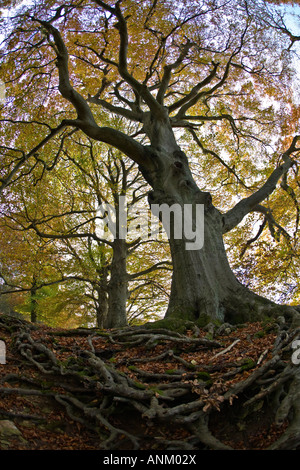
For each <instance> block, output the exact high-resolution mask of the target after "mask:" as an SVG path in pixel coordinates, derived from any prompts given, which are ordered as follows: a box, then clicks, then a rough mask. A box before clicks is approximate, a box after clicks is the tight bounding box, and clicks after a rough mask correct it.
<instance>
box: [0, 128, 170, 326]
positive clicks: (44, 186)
mask: <svg viewBox="0 0 300 470" xmlns="http://www.w3.org/2000/svg"><path fill="white" fill-rule="evenodd" d="M24 183H26V184H24ZM120 195H122V196H123V197H125V196H126V197H127V205H128V209H133V211H132V212H133V215H132V217H131V218H132V220H131V221H130V222H131V225H133V226H134V222H135V218H134V212H135V209H134V207H135V205H136V204H137V203H143V200H144V199H145V195H146V193H145V182H143V180H142V178H141V175H140V173H139V171H138V169H137V168H136V166H135V164H134V163H133V162H131V161H129V162H128V161H124V160H122V159H120V156H119V155H118V153H117V152H116V151H111V150H110V151H107V149H105V148H103V146H101V145H99V143H95V142H91V141H90V140H89V139H86V138H83V136H81V137H79V136H77V137H76V136H75V135H74V136H70V137H69V139H68V144H67V145H62V146H61V148H60V155H59V156H57V158H56V165H55V168H54V169H53V170H52V172H51V174H50V173H46V174H45V175H44V176H43V177H42V178H41V174H40V171H39V170H36V169H35V170H33V171H31V172H30V175H27V177H26V178H23V180H22V182H16V183H15V185H14V196H13V198H11V199H10V200H6V201H5V204H4V197H3V198H2V211H1V212H2V213H1V216H2V217H1V224H0V229H1V235H2V237H1V238H2V240H3V243H2V244H1V245H0V253H1V257H0V260H1V272H2V276H3V279H4V280H5V283H6V285H7V286H10V293H15V292H28V293H29V295H28V296H27V297H26V301H25V305H24V307H23V312H24V313H28V312H29V313H30V316H31V320H32V321H33V322H35V321H37V319H39V320H42V319H43V320H44V321H46V322H48V323H49V322H50V323H51V324H58V323H60V324H62V323H61V321H62V320H63V321H66V317H68V315H67V311H68V312H69V314H70V313H71V315H72V314H73V316H74V318H75V317H77V318H78V320H79V321H81V323H82V324H87V325H97V326H98V327H100V328H102V327H105V328H111V327H119V326H125V325H127V322H128V319H127V309H128V310H129V312H132V315H134V318H135V321H137V318H136V316H137V315H136V314H137V312H138V314H139V315H138V316H140V317H141V318H142V317H145V315H147V310H149V308H150V306H149V304H148V306H147V308H146V310H145V302H143V301H142V299H141V292H142V291H143V294H144V295H146V294H145V290H146V289H147V288H148V289H150V288H151V287H152V288H153V291H154V292H155V291H158V289H159V288H160V284H161V281H158V280H154V279H152V278H151V273H154V272H157V270H158V269H160V270H161V269H170V265H169V264H170V263H169V261H168V258H169V256H166V259H167V261H165V262H164V261H162V259H163V258H162V256H159V255H162V250H161V249H160V248H159V244H158V243H156V246H157V254H156V258H158V257H159V259H155V260H154V258H155V256H154V255H152V256H150V257H147V254H146V247H147V244H148V241H147V240H140V238H139V237H138V235H136V236H135V234H134V233H131V232H132V230H130V233H129V235H130V239H126V238H124V239H119V238H118V237H115V238H114V237H113V236H112V234H110V233H109V228H108V227H107V228H106V233H101V232H104V230H103V228H104V227H103V228H102V230H101V225H104V223H102V224H100V222H105V219H104V220H102V217H103V216H102V215H101V211H100V206H101V205H102V206H103V209H106V208H107V209H109V210H112V211H113V212H114V213H115V218H116V221H117V220H118V213H119V210H120V208H119V196H120ZM104 203H105V204H104ZM144 205H145V204H143V206H144ZM126 209H127V208H126ZM113 219H114V218H113ZM136 223H138V222H136ZM111 229H112V227H111ZM4 240H5V242H4ZM8 244H9V247H10V250H9V252H8V251H7V245H8ZM146 258H147V259H146ZM148 258H149V259H148ZM139 259H142V260H143V263H142V264H141V263H139V262H138V261H139ZM25 260H26V262H24V261H25ZM29 260H30V262H29ZM5 271H6V272H5ZM132 284H134V285H133V286H132V289H131V285H132ZM58 286H59V288H58ZM154 292H152V294H153V297H155V296H154ZM47 293H48V295H47ZM130 296H131V298H130V299H129V297H130ZM141 303H142V306H141V308H140V309H139V308H138V305H140V304H141ZM155 303H156V302H155V301H152V303H151V311H152V315H153V316H155V311H154V310H155ZM58 316H59V317H61V319H60V320H59V318H57V317H58ZM55 318H56V319H55ZM55 322H56V323H55Z"/></svg>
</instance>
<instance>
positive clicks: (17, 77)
mask: <svg viewBox="0 0 300 470" xmlns="http://www.w3.org/2000/svg"><path fill="white" fill-rule="evenodd" d="M275 8H276V7H269V6H268V5H267V4H266V3H265V2H260V3H259V5H258V4H257V2H253V1H251V0H246V1H245V0H243V1H241V0H231V1H229V2H228V1H227V2H224V1H222V0H214V1H210V2H208V1H204V2H201V3H199V2H194V1H192V0H190V1H180V2H158V1H153V2H131V1H126V2H125V1H119V0H118V1H117V2H112V1H108V2H104V1H102V0H95V1H78V2H76V1H70V2H69V3H64V4H60V2H55V1H54V0H48V1H47V0H44V1H43V2H40V3H39V5H34V6H25V7H23V9H21V10H20V12H19V14H17V15H16V16H15V17H14V18H13V19H11V18H10V25H11V27H10V28H9V29H10V31H9V33H8V34H7V41H6V45H5V47H4V49H3V55H2V60H3V64H2V70H3V73H4V74H5V76H6V79H5V81H6V84H7V87H8V88H9V90H10V91H8V95H9V96H11V97H13V98H11V99H10V101H9V103H8V105H7V106H6V107H5V108H4V109H3V121H2V122H3V128H4V129H3V130H4V136H5V137H4V138H3V141H2V142H3V143H2V148H3V151H4V154H5V155H4V166H3V170H2V174H3V176H2V184H3V186H2V188H3V191H5V190H6V189H7V188H8V187H9V185H11V184H12V182H13V181H14V179H15V178H14V177H16V178H20V177H22V174H23V175H24V174H26V172H30V171H32V168H33V166H34V165H39V164H41V162H42V164H43V165H44V166H45V165H48V167H51V166H52V165H54V164H55V157H54V155H55V151H56V150H55V147H57V145H58V144H54V145H53V148H51V147H49V145H48V144H49V143H50V144H51V142H52V140H53V139H54V138H55V142H59V141H60V140H61V139H64V136H65V135H66V132H70V129H77V130H80V131H81V132H83V133H84V134H85V135H86V136H87V137H89V138H90V139H92V140H95V141H100V142H103V143H105V144H108V145H109V146H112V147H114V148H116V149H118V150H119V151H121V152H122V153H123V154H124V155H126V156H127V157H129V158H130V159H131V160H133V161H134V162H135V163H136V164H137V165H138V166H139V168H140V171H141V172H142V174H143V176H144V178H145V180H146V181H147V183H148V184H149V185H150V186H151V188H152V190H151V191H150V193H149V202H150V204H151V205H153V204H156V205H158V206H161V205H163V204H164V205H166V207H168V208H169V209H171V208H172V206H173V205H174V204H177V205H179V207H180V208H181V212H182V213H183V212H184V208H185V207H186V205H190V207H193V208H194V212H193V214H194V215H193V220H192V222H193V223H195V222H196V218H195V212H196V206H197V205H201V206H202V207H204V222H203V225H204V245H203V247H201V248H200V249H192V250H191V249H187V243H188V242H191V240H189V239H187V237H186V236H185V235H186V234H185V233H182V234H181V235H182V236H180V237H179V238H178V237H177V236H176V235H175V229H176V228H177V227H176V226H175V225H176V224H173V227H171V231H170V233H169V243H170V251H171V256H172V264H173V277H172V287H171V295H170V301H169V305H168V309H167V312H166V315H167V316H168V317H174V316H175V317H177V316H179V317H181V318H182V317H185V318H189V319H192V320H194V319H197V318H201V317H203V318H209V319H212V320H218V321H221V322H223V321H240V320H241V319H245V318H247V319H255V318H259V317H260V315H261V314H262V312H264V313H266V312H269V313H270V312H273V311H278V307H277V305H276V304H274V303H273V302H271V301H269V300H266V299H264V298H262V297H260V296H258V295H255V294H254V293H253V292H251V291H250V290H249V289H248V288H247V287H246V286H245V285H243V284H241V282H239V281H238V280H237V278H236V276H235V275H234V273H233V271H232V269H231V267H230V265H229V262H228V258H227V255H226V250H225V247H224V241H223V237H224V235H225V234H227V233H229V232H230V231H232V230H233V229H235V227H237V226H238V225H239V224H241V223H242V221H243V220H244V218H245V217H247V216H248V214H251V213H252V212H255V211H256V212H257V211H259V212H260V213H265V214H267V213H270V210H269V208H268V207H267V206H263V203H264V202H265V201H268V200H269V199H271V198H272V197H273V195H274V194H276V190H277V185H278V183H279V182H280V181H281V182H284V181H285V179H286V178H287V175H290V174H291V171H292V170H293V169H294V168H295V167H296V166H297V161H296V158H297V156H298V154H299V150H300V148H299V147H298V140H299V135H298V134H297V128H298V122H299V121H298V119H299V118H298V117H297V121H294V122H291V115H292V114H293V115H294V116H295V115H297V113H296V110H297V105H296V104H295V101H294V97H293V94H292V93H291V91H290V85H291V83H292V78H293V70H292V68H291V65H290V61H289V60H288V58H289V57H291V54H293V47H291V36H290V35H289V34H287V31H288V30H287V29H286V28H283V29H282V28H281V27H276V24H277V25H278V22H277V23H276V24H274V21H273V20H274V18H275V16H276V15H275V13H274V12H276V10H275ZM270 18H272V22H270ZM220 25H222V27H221V26H220ZM294 42H295V41H294ZM25 98H26V99H25ZM29 101H30V102H31V105H28V103H29ZM46 103H47V105H48V103H50V104H49V105H48V106H46ZM278 103H279V104H280V106H278ZM105 112H107V113H114V114H117V115H121V116H122V117H124V118H126V119H127V120H129V121H131V122H132V121H133V122H135V123H137V124H138V125H139V129H138V132H136V133H135V134H134V135H131V134H129V133H127V134H126V133H124V132H122V131H120V130H118V129H116V128H113V127H111V126H110V125H109V123H108V120H107V118H106V116H105ZM22 127H23V128H26V129H27V130H28V129H30V138H29V139H27V141H26V143H25V144H24V143H23V139H24V137H23V136H24V134H23V132H22ZM16 129H17V130H18V132H17V133H16V132H15V130H16ZM41 129H47V133H44V132H43V133H42V140H39V142H40V143H36V141H37V139H36V136H37V134H38V135H39V139H40V137H41V135H40V134H41ZM179 131H180V132H179ZM57 136H58V137H59V139H57ZM4 139H5V140H4ZM7 142H10V143H9V145H8V144H7ZM49 148H50V156H49V154H48V153H47V150H46V149H48V150H49ZM18 154H19V155H21V156H18ZM51 155H52V157H51ZM198 155H199V156H200V158H201V160H202V164H203V162H205V161H206V165H210V167H209V169H211V170H213V169H214V167H215V165H216V163H217V164H218V165H220V166H221V170H219V171H218V178H219V181H221V180H220V176H221V175H222V172H223V174H224V171H225V172H226V179H227V186H225V185H221V186H222V187H221V189H222V194H223V195H222V198H223V199H224V200H223V203H222V204H221V207H220V208H217V206H216V204H215V203H214V202H213V199H212V195H211V193H210V191H208V189H209V188H207V187H206V186H205V182H204V183H203V181H201V180H200V182H199V181H197V179H195V178H194V176H193V172H192V171H191V168H192V164H193V161H194V159H196V158H197V156H198ZM51 158H52V160H51ZM50 160H51V162H52V164H50V163H49V162H50ZM47 162H48V163H47ZM209 169H207V168H206V171H205V172H203V175H201V178H202V177H203V178H204V180H205V178H207V175H208V174H209ZM283 184H284V183H283ZM220 198H221V196H220V194H218V197H217V198H216V199H220ZM175 222H176V221H175ZM166 228H167V227H166ZM291 312H292V313H293V312H294V311H293V310H291Z"/></svg>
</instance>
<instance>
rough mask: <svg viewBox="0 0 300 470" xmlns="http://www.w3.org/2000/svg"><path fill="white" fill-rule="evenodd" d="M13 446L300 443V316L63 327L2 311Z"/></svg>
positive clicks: (6, 408) (1, 415)
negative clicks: (299, 322)
mask: <svg viewBox="0 0 300 470" xmlns="http://www.w3.org/2000/svg"><path fill="white" fill-rule="evenodd" d="M0 339H1V340H2V341H5V343H6V346H7V352H6V364H3V365H1V366H0V420H6V419H9V420H12V421H13V422H14V423H15V424H16V426H17V427H18V429H20V430H21V432H22V436H23V438H22V440H21V441H12V442H11V444H10V445H11V447H10V448H11V449H21V450H22V449H48V448H49V449H95V450H96V449H97V450H98V449H99V450H101V449H103V450H113V449H127V450H132V449H133V450H143V449H144V450H148V449H157V450H174V449H177V450H202V449H211V450H214V449H220V450H221V449H237V450H239V449H249V450H251V449H288V450H291V449H300V365H296V364H293V362H292V360H291V357H292V353H293V349H292V344H293V342H294V341H295V340H297V339H300V327H295V326H292V324H291V323H289V320H287V319H284V318H283V317H279V318H278V319H276V320H274V319H269V320H266V321H263V322H255V323H245V324H241V325H235V326H233V325H230V324H224V325H221V326H216V325H213V324H208V325H206V326H205V327H202V328H200V327H197V326H196V325H194V324H185V325H184V329H183V330H181V331H174V330H171V329H169V328H166V327H164V323H163V322H156V323H152V324H151V323H149V324H146V325H142V326H131V327H126V328H122V329H111V330H100V329H94V328H92V329H86V328H78V329H71V330H70V329H69V330H67V329H61V328H59V329H57V328H50V327H48V326H45V325H41V324H39V325H37V324H31V323H29V322H27V321H25V320H23V319H20V318H16V317H13V316H6V315H0Z"/></svg>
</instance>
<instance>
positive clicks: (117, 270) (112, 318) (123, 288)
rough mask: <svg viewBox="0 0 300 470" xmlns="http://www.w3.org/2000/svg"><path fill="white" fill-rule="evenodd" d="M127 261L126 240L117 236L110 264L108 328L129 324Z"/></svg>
mask: <svg viewBox="0 0 300 470" xmlns="http://www.w3.org/2000/svg"><path fill="white" fill-rule="evenodd" d="M126 262H127V245H126V240H124V239H119V238H115V240H114V242H113V257H112V262H111V266H110V281H109V286H108V293H109V295H108V315H107V322H106V325H105V327H106V328H119V327H122V326H126V325H127V313H126V303H127V297H128V275H127V269H126V268H127V266H126Z"/></svg>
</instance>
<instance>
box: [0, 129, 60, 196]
mask: <svg viewBox="0 0 300 470" xmlns="http://www.w3.org/2000/svg"><path fill="white" fill-rule="evenodd" d="M66 126H67V121H63V122H62V123H61V124H59V126H57V127H56V128H55V129H52V130H51V132H50V133H49V134H48V135H47V136H46V137H45V138H44V139H43V140H41V142H40V143H39V144H37V145H36V146H35V147H34V148H33V149H32V150H30V152H28V153H27V154H24V153H23V152H22V151H19V152H21V153H23V156H22V157H21V158H20V159H19V161H18V163H17V164H16V165H15V166H14V168H13V169H12V170H11V171H10V173H9V174H8V175H7V176H6V177H5V178H1V183H2V184H1V186H0V193H1V192H2V191H3V190H4V189H5V188H6V187H7V186H8V185H9V184H10V183H11V181H12V179H13V177H14V176H15V175H16V173H17V172H18V171H19V170H20V168H21V167H22V166H23V165H24V163H25V162H27V161H28V160H29V158H30V157H32V156H34V155H35V154H36V153H37V152H38V151H39V150H40V149H41V148H42V147H43V146H44V145H45V144H47V143H48V142H49V140H51V139H52V138H53V137H55V136H56V135H57V134H58V133H59V132H60V131H61V130H63V129H64V128H65V127H66Z"/></svg>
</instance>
